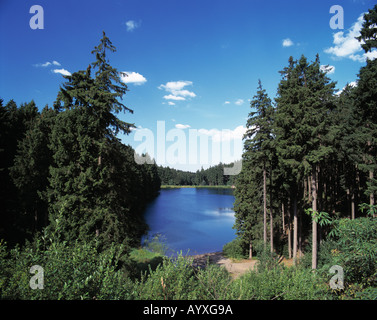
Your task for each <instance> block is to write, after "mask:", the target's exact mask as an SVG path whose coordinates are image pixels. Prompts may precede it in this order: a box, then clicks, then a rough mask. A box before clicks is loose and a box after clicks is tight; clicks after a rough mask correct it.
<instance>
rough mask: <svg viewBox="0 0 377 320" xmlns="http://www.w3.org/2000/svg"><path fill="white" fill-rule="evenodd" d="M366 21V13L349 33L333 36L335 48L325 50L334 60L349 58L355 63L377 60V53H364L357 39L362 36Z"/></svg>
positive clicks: (338, 33) (337, 33)
mask: <svg viewBox="0 0 377 320" xmlns="http://www.w3.org/2000/svg"><path fill="white" fill-rule="evenodd" d="M363 21H364V13H363V14H361V15H360V16H359V18H358V19H357V21H356V22H355V23H354V24H353V25H352V26H351V28H350V29H348V31H347V32H344V31H339V32H336V33H334V35H333V44H334V46H333V47H330V48H327V49H325V52H326V53H328V54H331V55H332V56H333V57H334V58H340V59H342V58H348V59H351V60H353V61H358V62H365V61H366V59H367V58H369V59H375V58H377V52H376V51H372V52H368V53H364V51H363V49H362V47H361V44H362V43H361V42H359V41H358V40H357V39H355V37H358V36H360V30H361V28H362V25H363Z"/></svg>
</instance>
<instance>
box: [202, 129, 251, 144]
mask: <svg viewBox="0 0 377 320" xmlns="http://www.w3.org/2000/svg"><path fill="white" fill-rule="evenodd" d="M246 130H247V129H246V128H245V127H244V126H238V127H236V128H235V129H234V130H231V129H224V130H221V131H220V130H218V129H211V130H207V129H199V130H198V132H199V133H200V134H204V135H207V136H210V137H212V140H213V141H214V142H224V141H231V140H242V138H243V135H244V134H245V133H246Z"/></svg>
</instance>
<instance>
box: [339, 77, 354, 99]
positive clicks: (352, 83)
mask: <svg viewBox="0 0 377 320" xmlns="http://www.w3.org/2000/svg"><path fill="white" fill-rule="evenodd" d="M348 85H349V86H351V87H352V88H354V87H357V81H352V82H350V83H348ZM345 88H346V86H344V87H343V88H342V89H341V90H339V91H338V92H336V93H335V95H336V96H339V95H340V94H341V93H342V92H343V91H344V89H345Z"/></svg>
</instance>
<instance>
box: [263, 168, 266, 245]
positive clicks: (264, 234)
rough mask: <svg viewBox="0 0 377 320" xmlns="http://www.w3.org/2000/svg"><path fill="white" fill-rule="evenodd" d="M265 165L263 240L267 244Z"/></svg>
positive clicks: (264, 178)
mask: <svg viewBox="0 0 377 320" xmlns="http://www.w3.org/2000/svg"><path fill="white" fill-rule="evenodd" d="M266 176H267V173H266V165H264V166H263V242H264V247H265V248H266V245H267V184H266Z"/></svg>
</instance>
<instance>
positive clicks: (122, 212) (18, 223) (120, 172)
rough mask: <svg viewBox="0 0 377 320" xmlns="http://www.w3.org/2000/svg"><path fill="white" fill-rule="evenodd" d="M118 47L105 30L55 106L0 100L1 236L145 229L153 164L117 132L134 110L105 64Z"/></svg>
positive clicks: (115, 237) (105, 239)
mask: <svg viewBox="0 0 377 320" xmlns="http://www.w3.org/2000/svg"><path fill="white" fill-rule="evenodd" d="M112 51H115V48H114V46H113V45H112V44H111V42H110V40H109V39H108V38H107V37H106V35H105V34H104V35H103V38H102V39H101V42H100V44H99V45H98V46H97V47H95V49H94V50H93V52H92V54H93V56H94V58H95V61H94V62H93V63H91V64H89V66H88V68H87V69H86V70H80V71H78V72H75V73H73V74H72V75H71V76H65V78H66V82H65V83H64V84H63V85H62V86H61V88H60V90H59V92H58V94H57V98H56V101H55V102H54V105H53V107H52V108H50V107H48V106H46V107H45V108H43V110H42V111H40V112H39V110H38V107H37V106H36V105H35V103H34V101H31V102H30V103H25V104H22V105H21V106H17V105H16V103H15V102H14V101H13V100H11V101H9V102H8V103H6V104H4V102H3V101H2V100H0V121H1V122H0V126H1V129H0V132H1V136H0V146H1V149H0V155H1V156H0V175H1V177H0V180H1V191H0V197H1V198H0V202H1V225H0V238H1V239H4V240H5V241H6V242H7V243H8V245H11V246H13V245H15V244H17V243H19V244H23V243H24V241H25V239H29V240H31V239H32V238H33V236H35V235H36V234H37V233H38V232H43V231H48V229H49V228H55V224H56V221H57V220H59V227H60V236H61V239H62V240H66V241H73V240H76V239H80V240H90V239H92V238H93V237H95V238H96V240H97V241H98V242H99V243H100V244H101V246H104V247H107V246H109V244H111V243H113V242H116V243H125V244H128V245H131V244H135V243H137V242H138V241H139V238H140V236H141V235H142V234H143V232H144V231H145V230H146V227H147V226H146V225H145V223H144V221H143V218H142V214H143V209H144V206H145V204H146V203H147V201H149V200H151V199H152V198H153V197H154V196H156V195H157V193H158V190H159V188H160V179H159V177H158V173H157V166H156V165H147V164H145V165H137V164H136V163H135V161H134V150H133V149H132V148H131V147H129V146H126V145H124V144H122V143H121V142H120V140H119V139H118V138H117V133H118V132H124V133H126V134H127V133H129V131H130V128H131V127H132V126H133V125H132V124H131V123H126V122H124V121H121V120H120V119H119V118H117V117H116V114H117V113H119V112H123V111H127V112H130V113H132V112H133V111H132V110H131V109H129V108H127V107H126V106H125V105H124V104H123V103H121V102H120V101H122V100H121V99H120V98H122V97H123V95H124V94H125V93H126V92H127V86H126V85H125V84H124V83H122V82H121V81H120V78H119V74H118V71H117V70H116V69H115V68H113V67H112V66H110V64H109V62H108V57H107V56H108V53H109V52H112Z"/></svg>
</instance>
